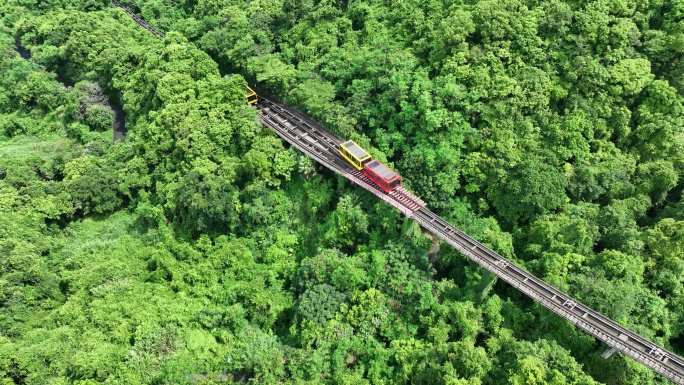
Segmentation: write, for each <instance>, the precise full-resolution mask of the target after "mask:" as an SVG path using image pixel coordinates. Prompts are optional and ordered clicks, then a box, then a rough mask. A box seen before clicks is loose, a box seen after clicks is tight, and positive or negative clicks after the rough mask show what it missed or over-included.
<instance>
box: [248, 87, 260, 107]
mask: <svg viewBox="0 0 684 385" xmlns="http://www.w3.org/2000/svg"><path fill="white" fill-rule="evenodd" d="M245 88H246V92H245V98H246V99H247V104H249V105H252V104H256V102H258V101H259V97H258V96H257V93H256V92H254V90H253V89H252V88H251V87H249V86H245Z"/></svg>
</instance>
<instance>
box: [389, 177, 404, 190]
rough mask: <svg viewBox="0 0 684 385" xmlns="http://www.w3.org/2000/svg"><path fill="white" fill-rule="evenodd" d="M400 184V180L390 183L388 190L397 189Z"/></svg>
mask: <svg viewBox="0 0 684 385" xmlns="http://www.w3.org/2000/svg"><path fill="white" fill-rule="evenodd" d="M400 184H401V179H397V180H395V181H394V182H392V183H390V188H392V187H397V186H399V185H400Z"/></svg>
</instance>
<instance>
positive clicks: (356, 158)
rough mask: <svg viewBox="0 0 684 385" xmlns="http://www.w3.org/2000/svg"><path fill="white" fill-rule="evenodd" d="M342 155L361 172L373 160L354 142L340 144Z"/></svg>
mask: <svg viewBox="0 0 684 385" xmlns="http://www.w3.org/2000/svg"><path fill="white" fill-rule="evenodd" d="M340 155H342V157H343V158H344V159H346V160H347V161H348V162H349V163H351V164H352V165H353V166H354V167H356V168H357V169H359V170H363V165H364V164H365V163H368V162H370V161H371V159H372V158H371V156H370V154H369V153H368V152H366V150H364V149H363V148H361V147H359V145H358V144H356V143H354V141H352V140H348V141H346V142H343V143H340Z"/></svg>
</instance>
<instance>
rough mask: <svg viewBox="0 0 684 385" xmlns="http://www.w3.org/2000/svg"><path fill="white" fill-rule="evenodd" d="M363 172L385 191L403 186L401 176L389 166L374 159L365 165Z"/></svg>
mask: <svg viewBox="0 0 684 385" xmlns="http://www.w3.org/2000/svg"><path fill="white" fill-rule="evenodd" d="M363 173H364V174H365V175H366V176H367V177H369V178H370V179H371V180H372V181H373V182H375V184H377V185H378V186H380V188H381V189H383V190H384V191H385V192H390V191H392V190H394V189H395V188H397V187H399V186H401V177H400V176H399V174H397V173H396V172H394V171H392V170H390V169H389V168H388V167H387V166H385V165H384V164H382V163H380V161H379V160H377V159H374V160H371V161H370V162H368V163H366V164H364V165H363Z"/></svg>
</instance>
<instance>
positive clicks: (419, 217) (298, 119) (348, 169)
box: [112, 0, 684, 385]
mask: <svg viewBox="0 0 684 385" xmlns="http://www.w3.org/2000/svg"><path fill="white" fill-rule="evenodd" d="M112 3H113V4H114V5H116V6H118V7H121V8H123V9H124V11H126V13H128V14H129V15H131V17H133V20H135V21H136V23H138V24H139V25H140V26H141V27H143V28H145V29H147V30H148V31H150V32H152V33H153V34H155V35H156V36H159V37H161V38H164V34H162V33H161V32H159V31H157V30H155V29H154V28H152V27H151V26H150V25H149V24H147V23H145V22H144V21H143V20H141V19H140V18H138V17H137V16H136V15H135V14H133V13H132V12H130V11H129V10H128V9H126V8H124V7H122V6H121V4H119V2H118V1H116V0H112ZM257 108H258V109H259V111H260V113H259V119H260V120H261V122H262V124H263V125H264V126H266V127H268V128H270V129H272V130H273V131H274V132H275V133H276V134H277V135H278V136H280V137H281V138H282V139H284V140H286V141H287V142H288V143H290V144H291V145H292V146H294V147H295V148H297V149H298V150H300V151H302V152H303V153H305V154H306V155H308V156H309V157H311V158H313V159H314V160H316V161H317V162H318V163H320V164H321V165H323V166H325V167H327V168H328V169H330V170H332V171H333V172H335V173H336V174H338V175H341V176H343V177H345V178H347V179H349V180H350V181H352V182H353V183H356V184H358V185H359V186H361V187H363V188H364V189H366V190H368V191H369V192H371V193H372V194H374V195H376V196H377V197H379V198H380V199H382V200H384V201H385V202H387V203H388V204H390V205H391V206H393V207H395V208H396V209H398V210H399V211H401V212H402V213H404V214H405V215H406V216H408V217H409V218H413V219H414V220H415V221H417V222H418V223H419V224H420V225H421V226H423V227H424V228H426V229H427V230H429V231H430V232H432V233H433V234H435V235H436V236H438V237H439V238H441V239H442V240H443V241H445V242H446V243H448V244H449V245H450V246H452V247H454V248H455V249H456V250H458V251H460V252H461V253H462V254H463V255H465V256H467V257H468V258H470V259H471V260H473V261H474V262H475V263H477V264H478V265H480V266H482V267H483V268H485V269H486V270H488V271H489V272H491V273H492V274H494V275H496V276H497V277H499V278H500V279H502V280H504V281H506V282H508V283H509V284H510V285H512V286H513V287H515V288H517V289H518V290H520V291H521V292H523V293H525V294H526V295H528V296H529V297H530V298H532V299H533V300H535V301H537V302H538V303H540V304H541V305H542V306H544V307H546V308H547V309H549V310H551V311H553V312H554V313H556V314H558V315H559V316H561V317H563V318H565V319H566V320H568V321H570V322H572V323H573V324H574V325H576V326H577V327H579V328H581V329H582V330H584V331H586V332H588V333H589V334H591V335H593V336H594V337H596V338H598V339H599V340H602V341H604V342H605V343H606V344H607V345H608V346H610V347H611V350H614V351H620V352H622V353H624V354H625V355H627V356H629V357H631V358H633V359H634V360H636V361H638V362H640V363H642V364H643V365H645V366H647V367H648V368H650V369H652V370H653V371H655V372H656V373H659V374H661V375H662V376H664V377H665V378H668V379H669V380H671V381H673V382H674V383H676V384H680V385H684V359H682V358H681V357H679V356H678V355H676V354H674V353H672V352H670V351H668V350H666V349H663V348H662V347H660V346H658V345H656V344H655V343H653V342H651V341H649V340H647V339H646V338H644V337H642V336H640V335H638V334H636V333H634V332H632V331H631V330H629V329H627V328H625V327H623V326H621V325H619V324H618V323H616V322H614V321H612V320H611V319H609V318H607V317H605V316H604V315H602V314H600V313H599V312H597V311H595V310H593V309H591V308H589V307H588V306H586V305H584V304H582V303H580V302H578V301H576V300H575V299H573V298H572V297H570V296H568V295H567V294H565V293H563V292H561V291H560V290H558V289H556V288H555V287H553V286H551V285H549V284H547V283H546V282H544V281H542V280H541V279H539V278H537V277H535V276H534V275H532V274H530V273H529V272H527V271H525V270H524V269H522V268H521V267H519V266H517V265H516V264H514V263H512V262H510V261H508V260H507V259H505V258H504V257H502V256H501V255H499V254H497V253H496V252H494V251H492V250H490V249H489V248H488V247H486V246H484V245H482V244H481V243H480V242H478V241H477V240H475V239H473V238H472V237H470V236H469V235H467V234H466V233H464V232H462V231H461V230H459V229H457V228H456V227H454V226H452V225H451V224H449V223H448V222H446V221H445V220H444V219H442V218H440V217H439V216H438V215H436V214H435V213H433V212H431V211H430V210H428V209H427V208H426V205H425V202H423V201H422V200H420V198H418V197H416V196H415V195H413V194H412V193H410V192H409V191H408V190H406V189H403V188H402V189H396V190H394V191H393V192H392V193H390V194H386V193H384V192H383V191H382V190H380V189H379V188H378V187H377V186H375V184H373V183H371V182H370V180H369V179H368V178H367V177H366V176H365V175H363V173H361V172H360V171H358V170H356V169H355V168H353V167H352V166H351V165H350V164H349V163H347V162H346V161H345V160H344V159H342V157H341V156H340V155H339V153H338V152H337V146H338V145H339V143H341V142H342V138H340V137H339V136H337V135H336V134H334V133H332V132H330V131H329V130H327V129H325V128H323V127H322V126H320V125H319V124H317V123H315V122H313V121H312V120H310V119H308V118H307V117H306V116H304V115H303V114H301V113H300V112H298V111H296V110H294V109H292V108H290V107H288V106H286V105H284V104H282V103H279V102H277V101H275V100H273V99H271V98H267V97H262V96H260V97H259V103H258V104H257Z"/></svg>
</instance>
